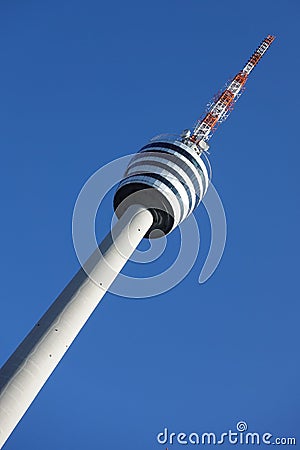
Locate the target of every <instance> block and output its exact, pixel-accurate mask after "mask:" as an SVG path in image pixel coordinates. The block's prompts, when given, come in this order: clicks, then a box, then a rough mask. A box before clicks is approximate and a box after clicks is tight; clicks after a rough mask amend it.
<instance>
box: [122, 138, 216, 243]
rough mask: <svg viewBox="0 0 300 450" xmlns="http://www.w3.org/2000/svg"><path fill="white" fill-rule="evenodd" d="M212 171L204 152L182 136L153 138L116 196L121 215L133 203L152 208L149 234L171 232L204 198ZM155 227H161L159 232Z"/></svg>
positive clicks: (142, 150)
mask: <svg viewBox="0 0 300 450" xmlns="http://www.w3.org/2000/svg"><path fill="white" fill-rule="evenodd" d="M208 185H209V175H208V171H207V168H206V165H205V163H204V161H203V159H202V158H201V156H200V155H199V154H198V153H197V152H196V151H195V150H194V149H193V148H192V147H190V146H188V145H186V144H185V143H183V142H181V141H180V140H179V139H177V138H174V139H172V140H171V139H163V138H162V139H159V140H152V141H151V142H150V143H149V144H147V145H145V146H144V147H143V148H142V149H141V150H140V151H139V153H137V154H136V155H135V156H134V157H133V158H132V160H131V161H130V163H129V165H128V168H127V170H126V172H125V174H124V178H123V180H122V181H121V182H120V184H119V186H118V189H117V192H116V194H115V197H114V208H115V210H116V214H117V215H118V216H121V215H122V214H123V213H124V211H125V210H126V209H127V208H128V206H129V205H131V204H132V203H139V204H142V205H143V206H145V207H147V208H149V209H150V210H151V212H152V214H153V217H154V223H153V227H151V229H150V230H149V233H148V236H149V234H150V233H151V232H152V233H151V237H156V236H157V237H158V236H159V235H161V232H163V233H164V234H167V233H170V232H171V231H172V230H173V229H174V228H176V226H177V225H178V224H179V223H180V222H182V221H183V220H184V219H185V218H186V217H187V216H188V215H189V214H190V213H191V212H192V211H193V210H194V209H195V208H196V207H197V206H198V204H199V203H200V202H201V200H202V198H203V196H204V195H205V193H206V191H207V188H208ZM154 230H160V233H158V234H157V235H155V233H153V231H154Z"/></svg>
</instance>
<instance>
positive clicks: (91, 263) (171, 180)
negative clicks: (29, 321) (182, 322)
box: [0, 35, 275, 448]
mask: <svg viewBox="0 0 300 450" xmlns="http://www.w3.org/2000/svg"><path fill="white" fill-rule="evenodd" d="M274 39H275V38H274V36H271V35H269V36H267V37H266V38H265V39H264V40H263V41H262V43H261V44H260V45H259V47H258V48H257V50H256V51H255V52H254V53H253V55H252V56H251V58H250V59H249V60H248V62H247V64H246V65H245V66H244V68H243V69H242V70H241V71H240V72H238V74H237V75H236V76H235V77H234V78H233V79H232V80H231V81H230V82H229V83H228V84H227V86H226V89H225V90H224V91H223V92H222V93H221V94H219V95H218V96H216V98H215V99H214V100H213V102H212V103H211V104H210V105H209V106H208V110H207V111H206V113H205V115H204V117H203V118H202V119H200V120H198V121H197V123H196V125H195V127H194V128H193V129H192V130H184V131H183V132H182V133H181V135H180V136H177V137H170V136H168V137H166V136H164V135H161V136H159V137H157V138H154V139H152V140H151V141H150V142H149V143H148V144H147V145H145V146H144V147H143V148H142V149H141V150H140V151H139V152H138V153H137V154H136V155H135V156H134V157H133V159H132V160H131V161H130V163H129V166H128V168H127V170H126V172H125V175H124V178H123V179H122V181H121V182H120V184H119V186H118V189H117V191H116V194H115V197H114V208H115V211H116V214H117V216H118V218H119V220H118V222H117V224H116V225H115V226H114V227H113V229H112V230H111V232H110V233H109V234H108V235H107V236H106V238H105V239H104V241H103V242H102V243H101V244H100V245H99V248H98V249H96V250H95V252H94V253H93V254H92V255H91V257H90V258H89V259H88V261H87V262H86V264H85V265H84V267H83V268H81V269H80V270H79V272H78V273H77V274H76V275H75V276H74V278H73V279H72V280H71V281H70V283H69V284H68V285H67V286H66V288H65V289H64V290H63V291H62V293H61V294H60V295H59V296H58V298H57V299H56V300H55V301H54V303H53V304H52V305H51V306H50V308H49V309H48V311H46V313H45V314H44V315H43V316H42V318H41V319H40V320H39V321H38V322H37V323H36V325H35V326H34V327H33V329H32V330H31V331H30V333H29V334H28V335H27V337H26V338H25V339H24V340H23V342H21V344H20V345H19V347H18V348H17V349H16V350H15V352H14V353H13V354H12V355H11V356H10V358H9V359H8V360H7V362H6V363H5V364H4V366H3V367H2V368H1V370H0V448H2V446H3V445H4V443H5V442H6V440H7V439H8V437H9V436H10V434H11V433H12V431H13V430H14V428H15V426H16V425H17V423H18V422H19V421H20V419H21V418H22V416H23V415H24V414H25V412H26V410H27V409H28V407H29V406H30V404H31V403H32V401H33V400H34V398H35V397H36V395H37V394H38V392H39V391H40V389H41V388H42V387H43V385H44V384H45V382H46V381H47V379H48V377H49V376H50V375H51V373H52V372H53V371H54V369H55V367H56V366H57V365H58V363H59V361H60V360H61V359H62V357H63V355H64V354H65V352H66V351H67V350H68V348H69V347H70V345H71V343H72V342H73V340H74V339H75V337H76V336H77V334H78V333H79V331H80V330H81V328H82V327H83V326H84V324H85V323H86V321H87V319H88V318H89V317H90V315H91V314H92V312H93V311H94V309H95V308H96V306H97V305H98V303H99V302H100V300H101V299H102V297H103V296H104V294H105V293H106V291H107V290H108V288H109V287H110V285H111V284H112V282H113V281H114V279H115V278H116V276H117V275H118V273H119V272H120V271H121V269H122V268H123V266H124V265H125V263H126V262H127V260H128V259H129V258H130V256H131V254H132V253H133V251H134V250H135V249H136V247H137V246H138V244H139V243H140V241H141V240H142V239H143V237H151V238H156V237H159V236H161V235H163V234H168V233H170V232H171V231H172V230H173V229H174V228H176V226H177V225H178V224H179V223H180V222H182V221H183V220H184V219H185V218H186V217H187V216H188V215H189V214H191V212H192V211H193V210H194V209H195V208H196V207H197V206H198V204H199V203H200V202H201V200H202V198H203V196H204V195H205V193H206V191H207V189H208V186H209V182H210V175H209V170H208V168H207V157H206V153H207V151H208V149H209V145H208V141H209V139H210V137H211V136H212V133H213V132H214V130H215V129H216V126H217V125H218V124H219V123H221V122H223V121H224V120H225V119H226V118H227V116H228V115H229V113H230V111H231V110H232V108H233V105H234V103H235V101H236V100H237V99H238V98H239V96H240V95H241V93H242V92H243V89H244V86H245V83H246V81H247V79H248V76H249V74H250V73H251V72H252V70H253V69H254V67H255V66H256V65H257V63H258V61H259V60H260V59H261V58H262V56H263V55H264V53H265V52H266V51H267V50H268V48H269V47H270V45H271V44H272V42H273V40H274Z"/></svg>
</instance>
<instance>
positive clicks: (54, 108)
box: [0, 0, 300, 450]
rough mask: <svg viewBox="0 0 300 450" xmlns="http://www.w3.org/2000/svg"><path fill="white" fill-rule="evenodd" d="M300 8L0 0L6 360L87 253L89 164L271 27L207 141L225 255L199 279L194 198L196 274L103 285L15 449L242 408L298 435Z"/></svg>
mask: <svg viewBox="0 0 300 450" xmlns="http://www.w3.org/2000/svg"><path fill="white" fill-rule="evenodd" d="M299 12H300V6H299V2H298V1H297V0H286V1H284V2H279V1H277V2H274V1H271V0H266V1H264V2H260V1H257V0H253V1H251V2H248V3H245V2H240V1H235V0H234V1H231V0H228V1H227V2H224V1H221V0H216V1H215V2H213V4H209V2H203V1H201V0H185V1H183V0H181V1H179V0H173V1H170V0H164V1H162V0H152V1H151V2H145V1H137V0H128V1H127V2H122V1H120V0H116V1H112V2H103V1H102V2H101V1H100V2H99V1H96V0H86V1H82V0H81V1H78V0H72V1H71V0H59V1H58V0H52V1H50V0H45V1H44V2H39V1H37V0H31V1H27V2H20V1H10V2H8V1H2V2H1V6H0V54H1V71H0V80H1V83H0V86H1V89H0V99H1V100H0V149H1V167H2V171H1V178H0V186H1V189H0V192H1V194H0V195H1V208H2V220H1V234H0V240H1V254H2V258H1V260H2V264H1V266H2V267H1V298H2V299H1V316H0V364H2V363H3V362H4V361H5V360H6V359H7V357H8V356H9V355H10V353H11V352H12V351H13V350H14V349H15V347H16V346H17V344H18V343H19V342H20V341H21V340H22V339H23V337H24V336H25V335H26V334H27V332H28V331H29V330H30V329H31V327H32V326H33V325H34V323H35V322H36V321H37V320H38V318H39V317H40V315H41V314H42V313H43V312H44V311H45V310H46V309H47V307H48V306H49V305H50V304H51V302H52V301H53V300H54V298H55V297H56V296H57V294H58V293H59V292H60V291H61V290H62V288H63V287H64V286H65V285H66V283H67V282H68V281H69V280H70V278H71V277H72V276H73V274H74V273H75V272H76V271H77V269H78V267H79V263H78V261H77V259H76V255H75V252H74V249H73V245H72V236H71V220H72V210H73V207H74V203H75V201H76V197H77V195H78V193H79V191H80V189H81V187H82V185H83V183H84V182H85V181H86V180H87V179H88V178H89V176H90V175H91V174H92V173H93V172H94V171H95V170H97V169H98V168H99V167H101V166H103V165H104V164H106V163H108V162H109V161H111V160H113V159H115V158H118V157H120V156H123V155H125V154H127V153H133V152H135V151H137V150H138V149H139V148H140V147H141V146H142V145H144V144H145V143H147V141H148V139H149V138H151V137H152V136H153V135H155V134H158V133H160V132H177V131H180V130H182V129H183V128H186V127H189V126H191V125H192V124H193V123H194V121H195V120H196V119H197V117H198V116H199V115H200V114H201V113H202V111H203V108H204V106H205V104H206V103H207V101H208V100H210V99H211V97H212V96H213V95H214V94H215V93H216V92H217V91H218V90H219V89H220V88H221V87H222V86H223V84H224V83H225V82H226V81H227V79H228V78H230V77H231V76H233V75H234V74H235V73H236V72H237V71H238V70H239V69H240V68H241V67H242V66H243V64H244V63H245V62H246V60H247V59H248V57H249V56H250V54H251V53H252V51H253V50H254V49H255V48H256V46H257V45H258V44H259V42H260V41H261V40H262V39H263V38H264V37H265V36H266V35H267V34H275V35H276V36H277V39H276V41H275V43H274V44H273V45H272V48H271V49H270V51H269V52H268V54H267V55H266V56H265V58H264V59H263V61H262V62H261V63H260V64H259V65H258V67H257V68H256V69H255V71H254V72H253V74H252V76H251V79H249V81H248V83H247V89H246V92H245V93H244V94H243V96H242V98H241V99H240V100H239V102H238V103H237V105H236V108H235V111H234V112H233V113H232V115H231V117H230V118H229V119H228V121H227V122H226V123H225V124H224V125H222V126H221V127H220V128H219V129H218V131H217V133H216V135H215V136H214V137H213V139H212V141H211V163H212V165H213V182H214V185H215V187H216V188H217V189H218V192H219V194H220V196H221V198H222V201H223V204H224V208H225V211H226V216H227V222H228V240H227V245H226V249H225V253H224V257H223V259H222V261H221V264H220V266H219V267H218V269H217V271H216V272H215V274H214V275H213V277H212V278H211V279H210V280H209V281H208V282H207V283H205V284H204V285H199V284H198V282H197V280H198V275H199V272H200V269H201V266H202V265H203V261H204V259H205V256H206V253H207V249H208V246H209V240H210V236H209V224H208V219H207V217H206V214H205V211H204V209H203V208H202V207H201V208H199V209H198V210H197V211H196V212H195V216H196V217H197V220H199V223H200V228H201V233H202V236H203V238H202V247H201V251H200V254H199V257H198V260H197V263H196V265H195V267H194V268H193V270H192V271H191V272H190V274H189V275H188V276H187V277H186V278H185V280H184V281H183V282H182V283H181V284H180V285H179V286H177V287H176V288H174V289H172V290H171V291H170V292H168V293H165V294H163V295H160V296H157V297H154V298H151V299H147V300H142V301H134V300H130V299H123V298H120V297H117V296H114V295H112V294H108V295H107V296H106V297H105V299H104V300H103V301H102V303H101V304H100V306H99V307H98V309H97V310H96V312H95V313H94V314H93V316H92V318H91V319H90V320H89V322H88V324H87V325H86V327H85V328H84V330H83V331H82V332H81V333H80V335H79V337H78V338H77V339H76V341H75V343H74V344H73V346H72V347H71V348H70V350H69V351H68V353H67V355H66V356H65V357H64V359H63V361H62V362H61V364H60V365H59V367H58V368H57V369H56V371H55V373H54V374H53V375H52V377H51V378H50V380H49V381H48V383H47V384H46V386H45V387H44V388H43V390H42V391H41V393H40V395H39V396H38V398H37V399H36V400H35V401H34V403H33V405H32V406H31V408H30V409H29V411H28V413H27V414H26V416H25V417H24V418H23V420H22V421H21V423H20V424H19V426H18V427H17V428H16V430H15V432H14V434H13V435H12V437H11V438H10V440H9V441H8V442H7V444H6V447H5V448H6V449H7V450H10V449H11V450H21V449H22V450H24V448H31V449H33V450H40V449H41V448H42V449H43V450H48V449H53V448H59V449H64V450H81V449H83V448H84V449H91V450H92V449H93V450H94V449H105V450H118V449H122V450H124V449H125V450H127V449H128V450H138V449H139V450H141V449H143V450H150V449H151V450H152V449H156V448H157V449H159V448H163V449H164V450H165V447H164V446H159V445H158V444H157V443H156V440H155V438H156V434H157V433H158V432H160V431H162V429H163V428H164V427H168V429H169V430H171V431H174V432H177V433H178V432H180V431H186V432H191V431H198V432H201V431H202V432H203V431H215V432H219V433H221V432H223V431H226V430H228V429H230V428H231V429H234V427H235V424H236V422H238V421H239V420H245V421H246V422H247V423H248V425H249V429H251V430H252V431H257V432H267V431H269V432H271V433H272V434H273V435H274V436H296V437H297V433H298V440H299V439H300V434H299V433H300V432H299V414H300V411H299V350H298V347H299V312H300V308H299V293H298V292H299V288H298V280H299V275H298V267H299V259H298V258H299V237H298V230H299V209H298V204H299V183H298V177H299V174H298V171H299V163H300V158H299V150H298V140H299V133H298V129H299V126H298V115H299V112H298V105H299V96H298V86H297V82H298V80H297V78H298V73H299V57H298V56H299V55H298V52H299V36H298V33H299V32H298V27H299ZM111 198H112V194H111V196H110V197H109V196H108V197H107V199H106V201H105V204H104V207H103V211H102V215H101V220H99V230H98V232H99V235H104V234H105V233H106V231H107V229H108V226H109V222H110V218H111V214H112V205H111ZM177 241H178V235H177V234H176V233H174V236H173V237H171V242H173V244H174V245H172V246H171V247H172V248H171V249H170V248H169V249H168V251H169V253H168V254H167V258H169V260H170V261H171V260H172V257H173V256H174V254H175V247H176V243H177V244H178V242H177ZM158 264H159V262H158ZM129 269H130V267H129V268H127V269H126V270H129ZM137 270H141V269H137ZM143 271H145V272H144V273H145V274H147V268H146V267H145V266H143ZM169 448H174V449H175V448H180V446H179V445H177V446H176V445H172V446H169ZM223 448H227V447H225V446H224V445H223Z"/></svg>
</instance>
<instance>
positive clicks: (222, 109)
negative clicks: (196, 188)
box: [182, 35, 275, 152]
mask: <svg viewBox="0 0 300 450" xmlns="http://www.w3.org/2000/svg"><path fill="white" fill-rule="evenodd" d="M274 39H275V36H272V35H268V36H267V37H266V38H265V39H264V40H263V41H262V42H261V44H260V45H259V47H258V48H257V49H256V50H255V52H254V53H253V54H252V56H251V58H250V59H249V60H248V62H247V64H246V65H245V66H244V67H243V69H242V70H241V71H240V72H238V73H237V75H236V76H235V77H234V78H233V80H232V81H230V82H229V84H228V85H227V87H226V89H225V90H224V91H223V92H222V93H221V94H220V95H218V96H217V97H216V99H214V101H213V102H212V104H210V106H209V109H208V111H207V113H206V115H205V117H204V118H203V119H200V120H198V122H197V123H196V126H195V128H194V130H193V132H192V133H190V132H189V133H187V132H188V131H189V130H185V131H184V132H183V134H182V137H183V138H184V142H185V143H186V144H188V145H190V146H194V145H195V144H196V145H197V146H199V147H200V148H198V151H200V152H202V151H203V150H204V151H205V150H208V145H207V144H206V142H207V141H208V140H209V139H210V138H211V136H212V133H213V131H214V130H215V128H216V126H217V125H218V124H219V123H222V122H224V120H226V119H227V117H228V116H229V114H230V112H231V111H232V109H233V106H234V103H235V102H236V101H237V99H238V98H239V97H240V96H241V94H242V93H243V90H244V86H245V83H246V81H247V79H248V75H249V74H250V73H251V72H252V70H253V69H254V67H255V66H256V65H257V63H258V61H259V60H260V59H261V58H262V56H263V55H264V54H265V53H266V51H267V50H268V48H269V47H270V45H271V44H272V42H273V41H274ZM189 134H190V135H189ZM195 150H196V149H195Z"/></svg>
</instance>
